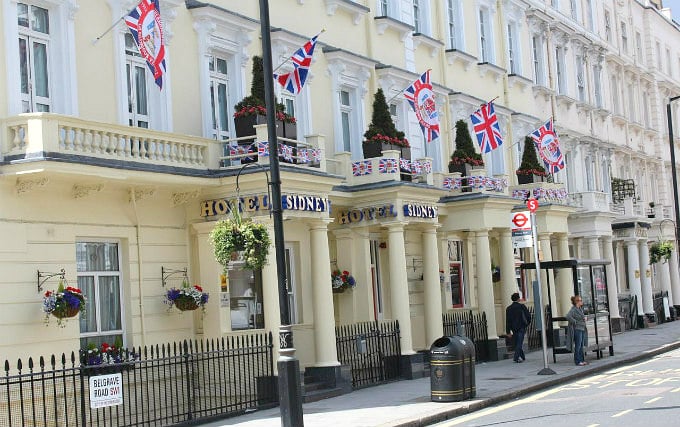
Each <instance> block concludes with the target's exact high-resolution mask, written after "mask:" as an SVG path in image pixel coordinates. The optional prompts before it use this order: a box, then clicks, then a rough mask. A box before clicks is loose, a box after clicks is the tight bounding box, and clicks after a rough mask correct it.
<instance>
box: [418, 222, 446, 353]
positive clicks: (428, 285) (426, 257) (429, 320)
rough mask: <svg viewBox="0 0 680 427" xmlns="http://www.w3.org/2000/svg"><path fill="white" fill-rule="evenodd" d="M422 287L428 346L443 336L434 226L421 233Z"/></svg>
mask: <svg viewBox="0 0 680 427" xmlns="http://www.w3.org/2000/svg"><path fill="white" fill-rule="evenodd" d="M423 286H424V288H425V289H424V299H425V301H424V303H425V331H426V334H427V336H426V341H425V343H426V344H427V345H430V344H432V343H433V342H434V341H435V340H436V339H437V338H439V337H441V336H442V335H444V324H443V322H442V301H441V291H440V288H439V258H438V257H437V230H436V228H435V226H430V227H429V228H428V229H427V230H425V231H423Z"/></svg>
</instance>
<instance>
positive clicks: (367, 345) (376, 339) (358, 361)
mask: <svg viewBox="0 0 680 427" xmlns="http://www.w3.org/2000/svg"><path fill="white" fill-rule="evenodd" d="M399 339H400V335H399V321H394V322H362V323H355V324H352V325H342V326H338V327H336V328H335V342H336V348H337V351H338V361H339V362H340V363H341V364H343V365H349V366H350V369H351V373H352V388H355V389H356V388H362V387H367V386H371V385H378V384H382V383H385V382H388V381H394V380H397V379H399V377H400V375H401V369H400V357H401V344H400V342H399Z"/></svg>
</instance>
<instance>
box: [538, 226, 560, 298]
mask: <svg viewBox="0 0 680 427" xmlns="http://www.w3.org/2000/svg"><path fill="white" fill-rule="evenodd" d="M550 235H551V233H540V234H539V235H538V240H539V244H540V245H541V246H540V249H541V253H542V254H543V261H552V245H551V244H550ZM548 283H550V294H549V295H550V306H551V307H553V310H554V309H555V307H557V303H556V301H557V299H556V298H557V295H555V274H554V270H547V274H546V270H541V292H542V293H543V301H542V302H543V306H544V307H545V306H546V305H547V304H548Z"/></svg>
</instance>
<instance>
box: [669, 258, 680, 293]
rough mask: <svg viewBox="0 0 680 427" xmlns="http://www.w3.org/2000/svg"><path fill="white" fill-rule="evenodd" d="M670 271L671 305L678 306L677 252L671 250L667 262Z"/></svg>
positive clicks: (679, 283)
mask: <svg viewBox="0 0 680 427" xmlns="http://www.w3.org/2000/svg"><path fill="white" fill-rule="evenodd" d="M668 266H669V267H670V271H671V290H672V291H673V302H672V304H673V305H680V271H678V250H677V248H675V249H673V252H672V253H671V259H670V260H669V261H668Z"/></svg>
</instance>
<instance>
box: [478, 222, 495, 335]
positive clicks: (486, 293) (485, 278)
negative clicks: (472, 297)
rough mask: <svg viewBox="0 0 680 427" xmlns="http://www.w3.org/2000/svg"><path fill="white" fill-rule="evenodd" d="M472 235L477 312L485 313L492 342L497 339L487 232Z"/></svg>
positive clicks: (480, 231)
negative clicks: (474, 249) (474, 253)
mask: <svg viewBox="0 0 680 427" xmlns="http://www.w3.org/2000/svg"><path fill="white" fill-rule="evenodd" d="M474 233H475V246H476V248H477V251H476V255H477V257H476V258H477V259H476V260H475V269H476V273H477V295H478V297H479V311H480V312H484V313H486V323H487V333H488V335H489V341H493V340H497V339H498V332H497V330H496V307H495V304H494V296H493V282H492V281H491V252H490V248H489V230H478V231H475V232H474Z"/></svg>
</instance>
